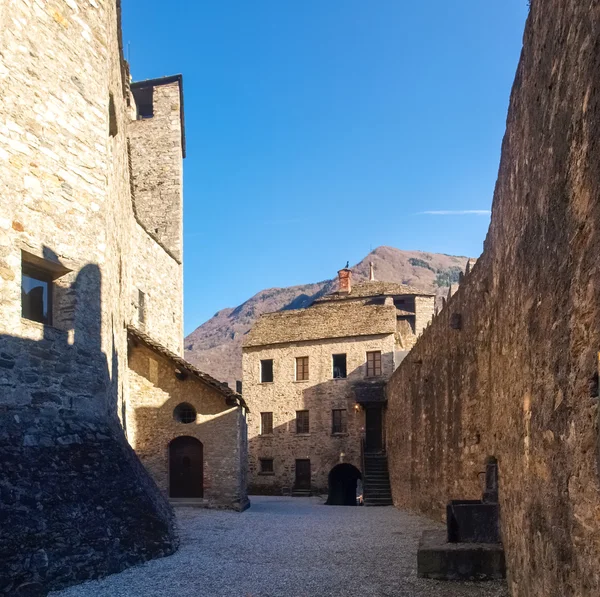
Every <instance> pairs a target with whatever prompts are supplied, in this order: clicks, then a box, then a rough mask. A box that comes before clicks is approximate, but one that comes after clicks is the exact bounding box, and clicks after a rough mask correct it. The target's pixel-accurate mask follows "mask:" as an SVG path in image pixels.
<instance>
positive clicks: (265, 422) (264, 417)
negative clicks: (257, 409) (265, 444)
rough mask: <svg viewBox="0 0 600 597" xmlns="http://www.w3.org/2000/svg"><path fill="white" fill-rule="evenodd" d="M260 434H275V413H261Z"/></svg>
mask: <svg viewBox="0 0 600 597" xmlns="http://www.w3.org/2000/svg"><path fill="white" fill-rule="evenodd" d="M260 434H261V435H272V434H273V413H260Z"/></svg>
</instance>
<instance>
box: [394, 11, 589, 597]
mask: <svg viewBox="0 0 600 597" xmlns="http://www.w3.org/2000/svg"><path fill="white" fill-rule="evenodd" d="M599 27H600V2H599V1H598V0H594V1H592V2H586V3H579V2H560V1H558V0H547V1H545V2H542V1H540V0H532V2H531V7H530V14H529V18H528V22H527V26H526V29H525V34H524V38H523V39H524V46H523V51H522V54H521V60H520V63H519V66H518V70H517V75H516V78H515V82H514V86H513V90H512V94H511V100H510V108H509V112H508V119H507V128H506V134H505V136H504V142H503V145H502V157H501V162H500V168H499V176H498V181H497V183H496V190H495V193H494V201H493V207H492V220H491V224H490V229H489V232H488V235H487V239H486V242H485V247H484V252H483V255H482V256H481V258H480V259H479V260H478V262H477V264H476V265H475V267H474V268H473V271H472V272H470V274H468V275H467V276H466V278H465V280H464V281H463V283H462V284H461V286H460V287H459V289H458V291H457V292H456V294H455V295H454V296H453V297H452V298H451V299H450V300H449V302H448V304H447V305H446V307H445V308H444V309H443V310H442V311H441V312H440V314H439V315H438V316H437V317H436V318H435V319H434V321H433V323H432V325H431V326H430V327H429V328H428V329H427V330H426V331H425V333H424V334H423V336H422V337H421V338H420V340H419V341H418V342H417V344H416V346H415V347H414V348H413V350H412V351H411V353H410V355H409V357H408V358H407V359H406V360H405V361H404V362H403V363H402V364H401V365H400V367H399V368H398V369H397V370H396V372H395V373H394V374H393V376H392V378H391V380H390V381H389V385H388V391H387V395H388V416H387V442H388V456H389V463H390V477H391V482H392V490H393V497H394V503H395V504H396V505H397V506H399V507H402V508H411V509H414V510H416V511H420V512H424V513H427V514H429V515H431V516H433V517H435V518H438V519H441V518H442V517H443V516H444V515H445V505H446V503H447V502H448V501H449V500H451V499H461V500H462V499H480V497H481V491H482V485H481V483H480V481H481V478H480V476H479V473H480V472H481V471H482V470H483V465H484V462H485V461H486V459H488V458H489V457H494V458H495V459H496V460H497V463H498V478H499V481H498V490H499V502H500V523H501V524H500V527H501V532H502V542H503V545H504V550H505V554H506V563H507V573H508V581H509V587H510V591H511V595H512V596H513V597H564V596H566V595H573V596H575V595H576V596H577V597H592V596H597V595H600V572H599V570H598V566H597V564H598V562H599V561H600V477H599V471H600V439H599V437H600V436H599V431H598V430H599V424H598V412H599V392H598V357H599V349H600V298H599V297H600V286H599V280H600V260H599V259H598V254H599V250H600V147H599V145H598V142H597V137H596V131H597V130H598V125H599V124H600V86H599V85H598V64H599V63H600V44H598V29H599Z"/></svg>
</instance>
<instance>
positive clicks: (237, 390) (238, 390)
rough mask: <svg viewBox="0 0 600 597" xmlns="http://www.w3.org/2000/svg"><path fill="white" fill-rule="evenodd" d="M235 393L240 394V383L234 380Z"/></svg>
mask: <svg viewBox="0 0 600 597" xmlns="http://www.w3.org/2000/svg"><path fill="white" fill-rule="evenodd" d="M235 391H236V392H237V393H238V394H241V393H242V382H241V381H240V380H239V379H236V380H235Z"/></svg>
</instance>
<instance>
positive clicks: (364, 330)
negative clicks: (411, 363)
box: [243, 302, 396, 347]
mask: <svg viewBox="0 0 600 597" xmlns="http://www.w3.org/2000/svg"><path fill="white" fill-rule="evenodd" d="M395 331H396V308H395V307H394V305H364V304H362V303H360V302H347V303H343V302H339V303H334V304H331V303H330V304H328V303H325V304H322V305H319V304H315V305H313V306H311V307H309V308H307V309H297V310H291V311H278V312H276V313H266V314H265V315H262V316H261V317H260V318H259V319H258V321H257V322H256V323H255V324H254V327H253V328H252V329H251V330H250V331H249V332H248V334H247V335H246V337H245V339H244V342H243V346H245V347H249V346H265V345H268V344H283V343H287V342H302V341H306V340H321V339H326V338H352V337H355V336H375V335H380V334H393V333H394V332H395Z"/></svg>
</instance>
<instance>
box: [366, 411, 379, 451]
mask: <svg viewBox="0 0 600 597" xmlns="http://www.w3.org/2000/svg"><path fill="white" fill-rule="evenodd" d="M382 414H383V413H382V411H381V407H373V408H367V410H366V411H365V419H366V420H365V432H366V433H365V434H366V438H365V440H366V441H365V450H366V451H367V452H381V448H382V447H383V446H382V442H381V429H382Z"/></svg>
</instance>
